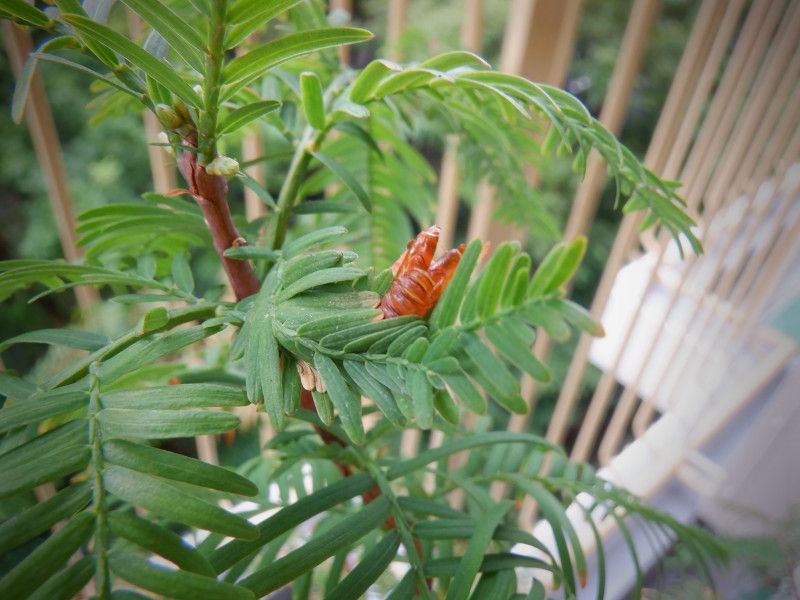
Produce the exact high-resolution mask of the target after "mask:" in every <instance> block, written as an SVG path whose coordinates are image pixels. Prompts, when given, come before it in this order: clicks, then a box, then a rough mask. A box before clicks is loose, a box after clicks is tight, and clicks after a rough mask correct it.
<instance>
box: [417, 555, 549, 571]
mask: <svg viewBox="0 0 800 600" xmlns="http://www.w3.org/2000/svg"><path fill="white" fill-rule="evenodd" d="M460 564H461V559H460V558H434V559H431V560H428V561H427V562H426V563H425V576H426V577H452V576H453V575H455V574H456V572H457V571H458V568H459V566H460ZM516 568H528V569H545V570H549V565H548V564H547V563H546V562H544V561H542V560H539V559H538V558H532V557H530V556H522V555H519V554H513V553H510V552H498V553H497V554H487V555H486V556H485V557H484V558H483V561H482V562H481V564H480V566H479V567H478V571H479V572H481V573H496V572H498V571H505V570H508V569H516Z"/></svg>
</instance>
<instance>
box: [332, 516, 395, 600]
mask: <svg viewBox="0 0 800 600" xmlns="http://www.w3.org/2000/svg"><path fill="white" fill-rule="evenodd" d="M399 547H400V534H399V533H397V530H396V529H394V530H392V531H390V532H389V533H387V534H386V535H385V536H383V538H382V539H381V541H380V542H378V543H377V544H375V546H373V548H372V549H371V550H370V551H369V552H367V553H366V554H365V555H364V558H362V559H361V562H360V563H358V565H357V566H356V568H355V569H353V570H352V571H351V572H350V573H349V574H348V575H347V577H345V578H344V579H343V580H342V581H341V582H340V583H339V585H337V586H336V588H334V590H333V591H332V592H331V593H330V594H328V595H326V596H325V600H357V599H358V598H361V597H362V595H363V594H364V593H365V592H366V591H367V589H369V586H371V585H372V584H373V583H375V581H376V580H377V579H378V577H380V576H381V575H382V574H383V572H384V571H385V570H386V568H387V567H388V566H389V563H391V562H392V560H394V558H395V555H396V554H397V549H398V548H399Z"/></svg>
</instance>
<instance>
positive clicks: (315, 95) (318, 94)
mask: <svg viewBox="0 0 800 600" xmlns="http://www.w3.org/2000/svg"><path fill="white" fill-rule="evenodd" d="M300 92H301V97H302V101H303V114H304V115H305V116H306V121H308V124H309V125H311V126H312V127H313V128H314V129H318V130H319V129H324V127H325V100H324V99H323V97H322V82H321V81H320V80H319V77H318V76H317V74H316V73H314V72H312V71H305V72H303V73H301V74H300Z"/></svg>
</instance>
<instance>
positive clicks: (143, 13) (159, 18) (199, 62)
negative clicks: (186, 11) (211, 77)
mask: <svg viewBox="0 0 800 600" xmlns="http://www.w3.org/2000/svg"><path fill="white" fill-rule="evenodd" d="M122 1H123V2H124V3H125V4H127V5H128V6H129V7H130V8H131V9H133V10H134V11H135V12H136V13H138V14H139V16H140V17H142V19H144V20H145V21H147V23H149V24H150V26H151V27H152V28H153V29H155V30H156V31H158V33H160V34H161V36H162V37H163V38H164V39H165V40H166V41H167V43H168V44H169V45H170V46H172V48H173V50H175V52H176V53H177V54H178V56H180V57H181V58H182V59H183V60H185V61H186V63H187V64H188V65H189V66H191V67H192V68H194V69H195V70H196V71H198V72H199V73H202V72H203V66H204V65H203V55H204V53H205V51H206V50H205V44H204V43H203V40H202V38H201V37H200V34H199V33H197V31H196V30H195V29H194V28H192V26H191V25H189V23H188V22H187V21H186V20H185V19H182V18H181V17H179V16H178V15H176V14H175V13H174V12H173V11H172V10H171V9H170V8H169V6H167V5H166V4H164V3H163V2H160V1H159V0H122Z"/></svg>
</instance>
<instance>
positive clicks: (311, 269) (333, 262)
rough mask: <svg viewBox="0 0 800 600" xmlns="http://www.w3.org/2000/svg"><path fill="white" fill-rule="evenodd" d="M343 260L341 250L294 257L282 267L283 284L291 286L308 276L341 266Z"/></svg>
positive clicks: (322, 251)
mask: <svg viewBox="0 0 800 600" xmlns="http://www.w3.org/2000/svg"><path fill="white" fill-rule="evenodd" d="M343 260H344V253H343V252H342V251H341V250H321V251H319V252H312V253H310V254H299V255H297V256H293V257H292V258H290V259H289V260H287V261H286V262H285V263H283V265H281V284H282V285H283V286H287V285H291V284H293V283H294V282H295V281H297V280H298V279H301V278H303V277H305V276H306V275H310V274H311V273H315V272H316V271H321V270H323V269H329V268H331V267H335V266H338V265H341V264H342V262H343Z"/></svg>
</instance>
